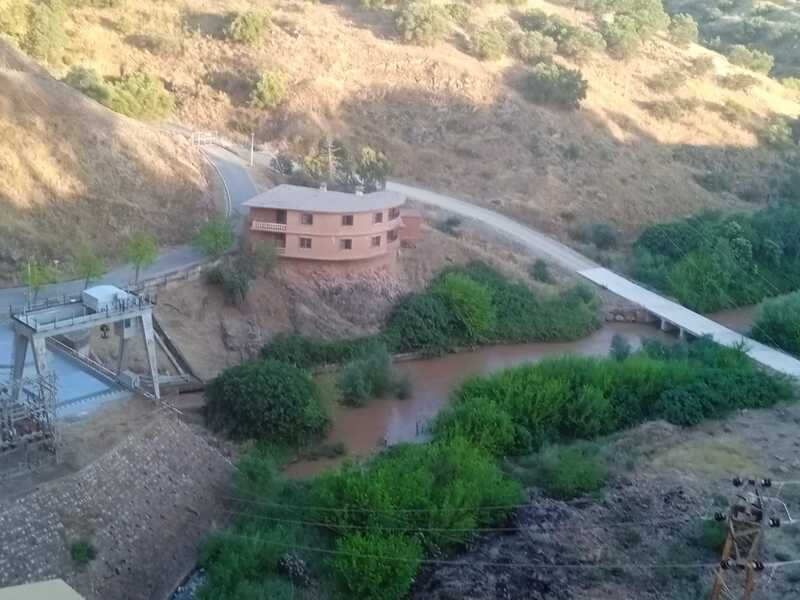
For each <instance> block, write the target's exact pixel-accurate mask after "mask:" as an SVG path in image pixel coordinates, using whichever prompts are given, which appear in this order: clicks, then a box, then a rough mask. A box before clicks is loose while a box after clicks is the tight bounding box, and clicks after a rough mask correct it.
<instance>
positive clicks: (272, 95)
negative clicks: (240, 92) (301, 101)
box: [250, 71, 286, 110]
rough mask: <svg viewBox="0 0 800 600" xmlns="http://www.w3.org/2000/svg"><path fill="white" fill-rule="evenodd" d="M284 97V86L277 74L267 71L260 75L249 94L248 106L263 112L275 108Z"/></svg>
mask: <svg viewBox="0 0 800 600" xmlns="http://www.w3.org/2000/svg"><path fill="white" fill-rule="evenodd" d="M285 95H286V86H285V85H284V83H283V78H282V77H281V76H280V75H279V74H278V73H273V72H271V71H267V72H266V73H263V74H262V75H261V78H260V79H259V80H258V81H257V82H256V84H255V86H254V87H253V91H252V92H251V94H250V105H251V106H253V107H254V108H260V109H264V110H268V109H274V108H277V107H278V105H279V104H280V103H281V102H283V99H284V97H285Z"/></svg>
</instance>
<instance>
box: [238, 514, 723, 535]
mask: <svg viewBox="0 0 800 600" xmlns="http://www.w3.org/2000/svg"><path fill="white" fill-rule="evenodd" d="M223 512H225V513H227V514H230V515H235V516H241V517H249V518H252V519H258V520H261V521H269V522H274V523H286V524H292V525H303V526H308V527H322V528H325V529H354V530H369V531H395V532H432V533H448V532H449V533H511V532H526V533H552V532H553V531H556V530H558V531H565V530H570V529H572V530H578V529H580V530H585V529H616V528H627V527H634V526H637V525H638V526H650V525H654V524H669V523H681V522H686V523H687V524H688V522H690V521H691V520H692V519H693V518H697V519H709V518H710V517H708V516H704V515H686V516H684V517H680V518H674V519H663V520H648V521H628V522H618V523H603V524H595V525H592V524H581V525H580V526H577V527H569V526H566V527H565V526H561V525H554V526H553V527H552V528H551V529H545V528H539V527H537V526H536V525H535V524H534V525H529V526H524V527H519V526H518V527H424V526H420V527H415V526H410V525H409V526H404V527H391V526H380V525H376V526H372V525H356V524H350V523H332V522H327V523H326V522H319V521H307V520H302V519H285V518H281V517H270V516H266V515H258V514H255V513H250V512H240V511H233V510H224V511H223Z"/></svg>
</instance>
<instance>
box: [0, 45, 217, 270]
mask: <svg viewBox="0 0 800 600" xmlns="http://www.w3.org/2000/svg"><path fill="white" fill-rule="evenodd" d="M205 169H206V167H205V165H204V163H203V162H202V159H201V157H200V156H199V155H198V154H197V152H196V151H195V150H194V149H192V148H191V147H189V146H188V145H187V144H185V143H179V142H176V141H175V140H174V139H173V138H172V137H170V136H168V135H166V134H164V133H161V132H159V131H157V130H155V129H153V128H151V127H149V126H146V125H143V124H141V123H138V122H136V121H132V120H130V119H127V118H124V117H121V116H119V115H116V114H115V113H113V112H110V111H108V110H106V109H105V108H103V107H101V106H100V105H98V104H96V103H95V102H93V101H91V100H89V99H88V98H86V97H84V96H83V95H81V94H79V93H77V92H75V91H74V90H72V89H71V88H69V87H67V86H66V85H64V84H62V83H60V82H58V81H55V80H54V79H52V78H51V77H50V76H49V75H48V74H47V73H46V72H44V71H43V70H42V69H40V68H39V67H37V66H35V65H33V64H32V63H31V62H30V61H28V60H27V59H25V58H24V57H23V56H22V55H20V54H19V53H18V52H16V51H15V50H13V49H12V48H10V47H8V46H7V45H5V43H4V42H2V41H0V210H1V211H2V214H3V216H2V219H0V282H2V281H6V282H10V281H11V279H12V278H13V276H14V271H15V268H16V267H17V266H18V265H19V264H20V262H21V261H24V260H26V259H27V258H28V257H31V256H36V257H38V258H39V259H40V260H50V259H60V260H61V263H62V264H65V263H67V262H68V261H69V257H68V255H69V253H70V251H71V250H72V249H73V248H74V246H75V245H76V244H77V243H79V242H81V241H84V242H87V243H91V244H93V245H94V246H95V247H96V248H98V249H99V250H100V251H101V252H102V253H104V254H105V255H106V256H108V257H110V258H112V257H114V256H116V255H117V253H118V252H119V249H120V246H121V244H122V242H123V241H124V237H125V236H126V235H127V234H128V233H129V232H131V231H134V230H141V229H145V228H146V229H148V230H150V231H152V232H153V233H154V235H156V236H157V237H158V239H159V240H160V241H161V242H163V243H177V242H181V241H183V240H185V239H186V238H187V236H188V235H189V233H190V232H191V230H192V228H193V226H194V225H195V223H196V222H197V220H198V219H199V218H201V217H202V216H203V214H204V210H199V208H202V207H205V206H206V205H207V199H208V197H209V196H208V192H207V185H208V179H207V178H208V174H207V173H206V171H205Z"/></svg>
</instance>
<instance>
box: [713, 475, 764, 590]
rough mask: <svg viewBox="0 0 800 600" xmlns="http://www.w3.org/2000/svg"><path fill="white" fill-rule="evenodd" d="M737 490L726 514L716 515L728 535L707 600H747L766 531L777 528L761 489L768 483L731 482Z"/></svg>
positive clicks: (760, 566) (759, 567)
mask: <svg viewBox="0 0 800 600" xmlns="http://www.w3.org/2000/svg"><path fill="white" fill-rule="evenodd" d="M733 484H734V485H735V486H736V487H737V488H740V491H741V493H737V494H736V495H735V496H734V498H733V500H732V501H731V504H730V509H729V511H728V514H727V515H725V514H723V513H717V514H716V515H714V516H715V518H716V520H717V521H726V522H727V525H728V534H727V538H726V539H725V545H724V546H723V549H722V560H721V561H720V564H719V567H718V568H717V570H716V572H715V575H714V585H713V587H712V588H711V600H751V599H752V597H753V591H754V590H755V586H756V576H757V574H758V573H759V572H761V571H763V570H764V563H763V561H762V552H763V546H764V537H765V531H766V529H767V527H778V526H780V521H779V520H778V519H776V518H770V517H769V516H768V515H767V508H766V504H765V502H764V498H763V496H762V494H761V489H762V488H765V487H770V486H771V485H772V483H771V481H770V480H769V479H761V480H755V479H748V480H746V481H743V480H742V479H740V478H738V477H737V478H735V479H734V480H733Z"/></svg>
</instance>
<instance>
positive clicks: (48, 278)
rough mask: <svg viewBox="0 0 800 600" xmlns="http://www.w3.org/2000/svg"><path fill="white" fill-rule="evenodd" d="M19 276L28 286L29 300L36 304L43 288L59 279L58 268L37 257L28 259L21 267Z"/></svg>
mask: <svg viewBox="0 0 800 600" xmlns="http://www.w3.org/2000/svg"><path fill="white" fill-rule="evenodd" d="M19 278H20V280H21V281H22V282H23V283H24V284H25V286H26V287H27V288H28V301H29V302H31V303H32V304H35V303H36V301H37V300H38V299H39V292H40V291H42V288H43V287H44V286H46V285H47V284H48V283H53V282H54V281H55V280H56V279H58V270H57V269H56V268H55V267H52V266H50V265H48V264H45V263H41V262H39V261H38V260H36V259H33V260H28V261H27V262H26V263H25V264H23V265H22V266H21V267H20V269H19Z"/></svg>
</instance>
